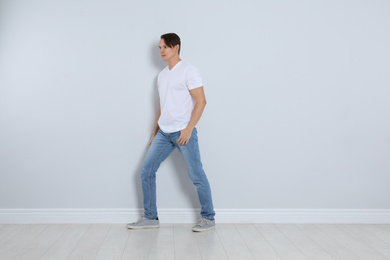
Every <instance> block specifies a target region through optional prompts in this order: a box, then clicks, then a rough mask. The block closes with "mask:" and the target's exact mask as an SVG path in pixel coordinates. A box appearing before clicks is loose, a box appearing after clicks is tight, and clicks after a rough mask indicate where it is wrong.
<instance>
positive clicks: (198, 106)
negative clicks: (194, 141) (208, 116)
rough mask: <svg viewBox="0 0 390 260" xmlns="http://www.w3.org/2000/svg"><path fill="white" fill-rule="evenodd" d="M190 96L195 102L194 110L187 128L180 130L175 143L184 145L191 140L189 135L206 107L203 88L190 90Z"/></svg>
mask: <svg viewBox="0 0 390 260" xmlns="http://www.w3.org/2000/svg"><path fill="white" fill-rule="evenodd" d="M190 93H191V95H192V96H193V97H194V99H195V100H196V103H195V107H194V110H193V111H192V116H191V119H190V122H189V123H188V125H187V127H186V128H185V129H183V130H181V134H180V137H179V139H177V143H179V144H180V145H184V144H187V143H188V140H190V138H191V133H192V130H193V129H194V127H195V126H196V124H197V123H198V121H199V119H200V117H201V116H202V114H203V110H204V107H205V106H206V96H205V94H204V89H203V86H202V87H199V88H195V89H192V90H190Z"/></svg>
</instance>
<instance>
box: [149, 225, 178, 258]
mask: <svg viewBox="0 0 390 260" xmlns="http://www.w3.org/2000/svg"><path fill="white" fill-rule="evenodd" d="M174 258H175V249H174V241H173V224H160V228H158V229H152V236H151V239H150V250H149V259H150V260H154V259H158V260H165V259H174Z"/></svg>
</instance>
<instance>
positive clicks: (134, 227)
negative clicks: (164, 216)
mask: <svg viewBox="0 0 390 260" xmlns="http://www.w3.org/2000/svg"><path fill="white" fill-rule="evenodd" d="M126 227H127V228H128V229H147V228H159V227H160V226H159V225H156V226H129V225H127V226H126Z"/></svg>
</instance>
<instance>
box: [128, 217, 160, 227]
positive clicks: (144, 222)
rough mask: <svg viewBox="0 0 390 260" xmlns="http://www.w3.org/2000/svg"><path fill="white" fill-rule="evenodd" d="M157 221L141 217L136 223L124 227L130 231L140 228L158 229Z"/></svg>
mask: <svg viewBox="0 0 390 260" xmlns="http://www.w3.org/2000/svg"><path fill="white" fill-rule="evenodd" d="M159 223H160V222H159V220H158V218H157V219H147V218H145V216H142V217H141V218H140V219H138V220H137V221H136V222H133V223H129V224H127V225H126V227H127V228H130V229H142V228H159V227H160V225H159Z"/></svg>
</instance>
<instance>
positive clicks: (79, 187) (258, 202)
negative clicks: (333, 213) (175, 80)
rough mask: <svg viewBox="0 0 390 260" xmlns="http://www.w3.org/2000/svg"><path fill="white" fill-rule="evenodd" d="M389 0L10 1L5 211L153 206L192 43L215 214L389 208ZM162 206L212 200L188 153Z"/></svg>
mask: <svg viewBox="0 0 390 260" xmlns="http://www.w3.org/2000/svg"><path fill="white" fill-rule="evenodd" d="M389 13H390V2H389V1H380V0H374V1H309V0H307V1H287V0H284V1H249V0H244V1H225V0H217V1H205V0H201V1H196V2H194V1H191V2H187V1H181V0H180V1H179V0H176V1H157V0H152V1H76V0H73V1H43V0H39V1H27V0H20V1H11V0H8V1H6V0H3V1H1V2H0V173H1V175H0V208H139V207H142V197H141V196H142V195H141V188H140V180H139V172H140V165H141V162H142V159H143V157H144V155H145V153H146V149H147V143H148V141H149V138H150V135H151V131H152V128H153V124H154V120H155V113H156V110H157V106H158V93H157V90H156V84H155V82H156V77H157V74H158V72H159V71H160V70H161V69H162V68H163V67H164V66H165V65H166V64H164V63H163V62H162V61H161V59H160V56H159V50H158V41H159V36H160V35H161V34H163V33H167V32H176V33H177V34H179V35H180V36H181V38H182V55H181V57H182V59H184V60H187V61H188V62H190V63H192V64H194V65H195V66H197V67H198V69H199V70H200V72H201V75H202V76H203V78H204V87H205V92H206V97H207V101H208V105H207V106H206V109H205V112H204V115H203V117H202V118H201V121H200V122H199V125H198V131H199V140H200V149H201V154H202V159H203V164H204V168H205V170H206V173H207V175H208V177H209V180H210V183H211V186H212V192H213V196H214V204H215V207H216V208H232V209H234V208H253V209H255V208H256V209H257V208H306V209H315V208H328V209H339V208H340V209H349V208H366V209H376V208H377V209H380V208H382V209H388V208H389V206H390V160H389V158H390V116H389V111H390V102H389V101H390V79H389V72H390V48H389V46H390V34H389V31H390V16H389ZM157 181H158V183H157V189H158V206H159V207H160V208H197V207H199V203H198V202H197V198H196V193H195V190H194V188H193V186H192V183H190V180H189V178H188V177H187V173H186V170H185V165H184V163H183V161H182V159H181V157H180V153H178V152H177V151H176V152H174V153H173V154H172V156H171V157H170V158H168V160H167V161H165V162H164V163H163V164H162V166H161V168H160V170H159V171H158V178H157Z"/></svg>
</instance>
